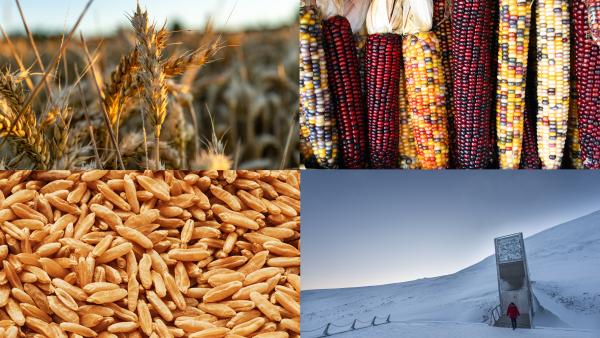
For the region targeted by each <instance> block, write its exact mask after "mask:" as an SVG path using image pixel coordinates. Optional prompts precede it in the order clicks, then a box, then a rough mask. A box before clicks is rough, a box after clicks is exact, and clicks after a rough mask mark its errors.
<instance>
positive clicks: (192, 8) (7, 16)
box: [0, 0, 299, 35]
mask: <svg viewBox="0 0 600 338" xmlns="http://www.w3.org/2000/svg"><path fill="white" fill-rule="evenodd" d="M86 3H87V0H21V6H22V7H23V11H24V12H25V16H26V19H27V21H28V23H29V25H30V26H31V28H32V30H34V31H36V30H45V29H50V30H52V31H59V32H61V31H63V28H64V27H65V24H66V26H67V27H68V28H67V29H66V30H67V31H68V30H69V29H70V27H71V26H72V25H73V24H74V23H75V21H76V20H77V17H78V16H79V14H80V13H81V11H82V10H83V8H84V6H85V4H86ZM136 3H137V0H94V3H93V4H92V7H91V8H90V11H89V12H88V13H87V15H86V17H85V18H84V21H83V22H82V24H81V26H80V27H81V29H82V30H83V32H84V34H87V35H90V34H97V33H110V32H113V31H114V30H115V29H116V28H117V27H120V26H125V25H128V24H129V23H128V19H127V15H128V14H131V13H132V12H133V11H134V10H135V6H136ZM140 4H142V6H143V7H146V8H147V9H148V11H149V14H150V17H151V18H153V19H155V20H156V21H157V22H159V23H163V22H164V20H165V19H166V18H169V22H172V21H174V20H175V19H178V20H179V21H180V22H182V23H184V24H185V25H186V26H189V27H190V28H191V29H198V28H201V27H203V26H204V24H205V23H206V20H207V19H208V18H212V19H213V20H214V22H215V24H216V26H217V27H218V28H224V29H227V30H239V29H243V28H260V27H265V26H267V27H269V26H278V25H281V24H284V23H290V22H293V21H294V20H295V19H296V16H297V13H298V7H299V0H140ZM0 15H1V16H0V18H1V19H0V22H1V23H2V25H3V26H4V28H5V29H7V30H8V31H9V32H14V31H15V30H16V31H23V26H22V23H21V18H20V16H19V12H18V10H17V6H16V4H15V0H0Z"/></svg>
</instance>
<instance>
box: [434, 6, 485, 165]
mask: <svg viewBox="0 0 600 338" xmlns="http://www.w3.org/2000/svg"><path fill="white" fill-rule="evenodd" d="M494 11H495V7H494V3H493V1H492V0H455V1H454V5H453V10H452V80H453V84H452V88H453V89H454V91H453V94H452V97H453V99H452V100H453V114H454V128H455V132H456V143H455V145H454V146H455V148H456V149H455V151H454V153H455V157H456V158H455V159H454V162H455V163H456V166H457V167H458V168H470V169H475V168H478V169H481V168H487V167H489V165H490V163H491V162H492V157H493V143H492V139H491V135H492V133H491V125H492V109H493V106H492V100H493V96H494V87H493V83H494V82H493V78H492V67H493V64H492V40H493V35H494V26H493V25H492V15H493V14H492V13H493V12H494ZM444 75H445V74H444Z"/></svg>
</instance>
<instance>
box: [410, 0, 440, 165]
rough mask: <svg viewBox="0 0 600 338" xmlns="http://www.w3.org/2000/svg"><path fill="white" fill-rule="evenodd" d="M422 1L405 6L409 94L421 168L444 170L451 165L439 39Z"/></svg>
mask: <svg viewBox="0 0 600 338" xmlns="http://www.w3.org/2000/svg"><path fill="white" fill-rule="evenodd" d="M420 1H423V0H405V2H404V7H403V10H404V11H405V18H406V21H405V22H404V32H405V33H407V35H406V36H405V37H404V41H403V43H402V53H403V56H404V71H405V74H406V91H407V93H408V104H409V109H410V114H411V122H412V126H413V128H412V129H413V134H414V137H415V141H416V144H417V158H418V160H419V165H420V166H421V168H422V169H444V168H446V167H447V166H448V124H447V116H446V96H445V94H446V87H445V82H444V71H443V68H442V61H441V51H440V43H439V40H438V39H437V37H436V35H435V33H434V32H432V31H430V29H431V21H432V16H431V15H432V13H431V12H428V11H427V9H428V7H427V6H422V4H423V3H419V2H420ZM429 1H430V0H429ZM429 8H431V7H429ZM406 11H408V12H406ZM406 13H408V15H406Z"/></svg>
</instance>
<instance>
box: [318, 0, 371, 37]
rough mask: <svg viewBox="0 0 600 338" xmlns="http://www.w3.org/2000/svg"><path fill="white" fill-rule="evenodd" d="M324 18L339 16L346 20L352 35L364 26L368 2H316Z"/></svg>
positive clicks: (352, 0)
mask: <svg viewBox="0 0 600 338" xmlns="http://www.w3.org/2000/svg"><path fill="white" fill-rule="evenodd" d="M317 5H318V7H319V10H320V11H321V13H322V15H323V17H324V18H326V19H327V18H330V17H332V16H336V15H340V16H343V17H345V18H346V19H348V22H350V26H351V27H352V32H353V33H358V32H360V30H361V29H362V28H363V27H364V25H365V19H366V17H367V11H368V10H369V1H365V0H317Z"/></svg>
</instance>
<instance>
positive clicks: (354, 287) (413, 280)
mask: <svg viewBox="0 0 600 338" xmlns="http://www.w3.org/2000/svg"><path fill="white" fill-rule="evenodd" d="M597 212H600V209H598V210H595V211H592V212H590V213H586V214H583V215H581V216H578V217H575V218H572V219H570V220H568V221H565V222H562V223H559V224H555V225H553V226H551V227H549V228H546V229H544V230H541V231H538V232H536V233H533V234H531V235H529V236H527V237H524V238H523V240H526V239H528V238H531V237H533V236H536V235H539V234H541V233H542V232H545V231H548V230H550V229H553V228H555V227H557V226H560V225H562V224H565V223H569V222H572V221H574V220H577V219H580V218H583V217H587V216H590V215H592V214H595V213H597ZM500 237H502V236H500ZM494 255H495V253H492V254H491V255H488V256H485V257H484V258H483V259H481V260H479V261H477V262H475V263H473V264H471V265H469V266H466V267H464V268H462V269H459V270H457V271H455V272H452V273H448V274H444V275H439V276H430V277H421V278H415V279H410V280H405V281H398V282H393V283H383V284H370V285H360V286H346V287H339V288H322V289H306V290H301V292H305V291H326V290H347V289H360V288H368V287H374V286H386V285H393V284H400V283H410V282H415V281H420V280H423V279H435V278H441V277H446V276H451V275H454V274H457V273H459V272H461V271H463V270H466V269H468V268H470V267H472V266H474V265H477V264H479V263H481V262H483V261H484V260H486V259H488V258H490V257H492V256H494Z"/></svg>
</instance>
